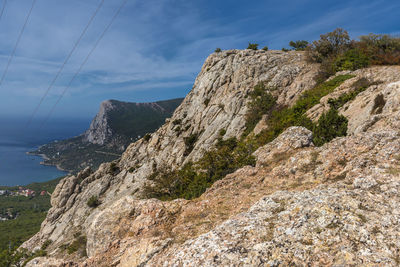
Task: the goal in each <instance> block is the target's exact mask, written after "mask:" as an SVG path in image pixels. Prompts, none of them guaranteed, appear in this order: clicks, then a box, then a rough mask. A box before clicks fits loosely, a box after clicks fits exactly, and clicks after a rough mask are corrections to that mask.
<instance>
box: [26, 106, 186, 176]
mask: <svg viewBox="0 0 400 267" xmlns="http://www.w3.org/2000/svg"><path fill="white" fill-rule="evenodd" d="M182 100H183V99H182V98H177V99H171V100H165V101H158V102H150V103H132V102H121V101H117V100H107V101H104V102H102V103H101V105H100V109H99V112H98V113H97V114H96V116H95V118H94V119H93V120H92V122H91V124H90V127H89V129H88V130H87V131H86V132H85V133H83V134H82V135H80V136H77V137H74V138H70V139H66V140H62V141H56V142H52V143H50V144H46V145H43V146H41V147H39V149H38V150H36V151H34V152H31V153H32V154H39V155H45V156H46V159H45V161H44V163H45V164H48V165H57V166H58V167H59V168H60V169H64V170H67V171H70V172H73V173H76V172H77V171H80V170H83V169H84V168H86V167H91V168H93V169H96V168H98V167H99V165H100V164H101V163H103V162H109V161H112V160H115V159H118V158H119V157H120V155H121V154H122V152H123V151H124V150H125V149H126V147H127V146H128V145H129V144H130V143H132V142H134V141H135V140H138V139H140V138H141V137H143V136H144V135H145V134H147V133H152V132H154V131H155V130H157V129H158V128H159V127H160V126H161V125H163V124H164V122H165V119H167V118H169V117H171V116H172V113H173V112H174V110H175V109H176V108H177V107H178V106H179V104H180V103H181V102H182Z"/></svg>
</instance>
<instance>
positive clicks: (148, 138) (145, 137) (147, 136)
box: [143, 133, 151, 142]
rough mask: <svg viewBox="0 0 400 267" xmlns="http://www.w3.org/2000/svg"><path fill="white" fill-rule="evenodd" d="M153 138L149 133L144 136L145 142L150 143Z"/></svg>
mask: <svg viewBox="0 0 400 267" xmlns="http://www.w3.org/2000/svg"><path fill="white" fill-rule="evenodd" d="M150 138H151V134H149V133H147V134H145V136H143V139H144V141H146V142H148V141H149V140H150Z"/></svg>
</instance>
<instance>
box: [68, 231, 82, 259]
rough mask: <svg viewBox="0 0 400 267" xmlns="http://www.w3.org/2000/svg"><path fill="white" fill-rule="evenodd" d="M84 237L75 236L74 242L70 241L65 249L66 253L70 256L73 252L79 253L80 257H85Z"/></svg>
mask: <svg viewBox="0 0 400 267" xmlns="http://www.w3.org/2000/svg"><path fill="white" fill-rule="evenodd" d="M86 243H87V239H86V236H83V235H81V234H80V233H78V234H76V235H75V240H74V241H72V243H71V244H69V246H68V247H67V253H68V254H72V253H74V252H77V251H78V252H80V253H81V255H82V256H85V255H86Z"/></svg>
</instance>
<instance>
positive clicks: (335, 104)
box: [328, 78, 372, 109]
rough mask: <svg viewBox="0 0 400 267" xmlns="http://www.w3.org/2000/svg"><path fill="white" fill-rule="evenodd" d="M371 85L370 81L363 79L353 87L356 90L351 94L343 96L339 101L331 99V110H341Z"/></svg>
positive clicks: (329, 102) (329, 101)
mask: <svg viewBox="0 0 400 267" xmlns="http://www.w3.org/2000/svg"><path fill="white" fill-rule="evenodd" d="M371 85H372V83H371V82H370V81H369V80H368V79H366V78H361V79H359V80H357V81H356V82H355V83H354V84H353V85H352V87H353V88H354V89H353V90H352V91H351V92H349V93H346V94H342V95H341V96H339V97H338V98H337V99H332V98H330V99H329V100H328V104H329V105H330V106H331V108H334V109H339V108H341V107H342V106H343V105H344V104H346V103H347V102H349V101H351V100H354V99H355V98H356V96H357V95H358V94H359V93H361V92H363V91H365V90H366V89H367V88H368V87H369V86H371Z"/></svg>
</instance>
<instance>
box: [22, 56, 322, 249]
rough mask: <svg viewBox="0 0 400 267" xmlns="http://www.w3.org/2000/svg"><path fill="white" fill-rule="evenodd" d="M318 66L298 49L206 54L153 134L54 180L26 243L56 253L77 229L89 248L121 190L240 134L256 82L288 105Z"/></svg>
mask: <svg viewBox="0 0 400 267" xmlns="http://www.w3.org/2000/svg"><path fill="white" fill-rule="evenodd" d="M317 70H318V67H317V66H315V65H310V64H308V63H306V61H305V56H304V54H303V53H298V52H290V53H284V52H281V51H269V52H265V51H252V50H244V51H240V50H230V51H225V52H222V53H215V54H212V55H210V57H209V58H208V59H207V60H206V62H205V64H204V66H203V68H202V70H201V72H200V74H199V76H198V77H197V79H196V81H195V84H194V87H193V89H192V91H191V92H190V93H189V94H188V96H187V97H186V98H185V99H184V101H183V102H182V104H181V105H180V106H179V107H178V108H177V110H176V111H175V112H174V114H173V116H172V118H171V119H170V120H168V121H167V122H166V124H164V125H163V126H162V127H161V128H160V129H159V130H158V131H156V132H155V133H154V134H152V135H151V138H150V139H148V140H146V139H141V140H139V141H137V142H135V143H133V144H131V145H130V146H129V147H128V149H127V150H126V152H125V153H124V154H123V156H122V158H121V159H120V160H119V161H118V162H115V163H113V164H102V165H101V166H100V168H99V169H98V170H97V171H96V172H95V173H93V174H91V175H89V176H88V177H86V175H82V174H80V175H79V176H78V177H74V176H73V177H69V178H67V179H65V180H63V181H62V182H61V183H60V184H59V186H58V187H57V189H56V191H55V192H54V194H53V197H52V205H53V207H52V209H51V210H50V211H49V214H48V217H47V219H46V220H45V221H44V223H43V225H42V229H41V231H40V232H39V233H38V234H37V235H36V236H35V237H33V238H32V239H31V240H30V241H28V242H27V243H26V244H25V246H26V247H28V248H29V249H33V248H34V247H37V246H39V245H40V244H41V243H42V242H45V241H46V240H51V241H52V245H50V246H49V248H48V249H49V251H51V252H50V254H51V255H55V254H59V253H63V252H62V251H60V249H59V248H60V246H62V245H67V244H69V243H71V242H73V241H74V239H75V238H74V235H75V236H76V235H79V234H82V235H84V236H87V238H88V247H92V245H90V244H91V243H93V240H92V239H91V238H90V237H89V234H88V233H89V231H92V230H94V231H95V229H97V226H96V225H93V223H94V222H95V221H98V220H101V219H100V218H99V216H101V211H102V210H103V209H104V208H107V207H111V206H112V205H114V203H115V202H117V201H120V200H121V199H122V198H124V197H126V196H133V197H139V196H140V194H141V190H142V188H143V184H144V182H145V181H146V180H147V178H148V177H149V176H150V175H151V174H152V173H154V172H156V171H157V170H158V169H162V168H163V167H164V166H171V167H173V168H174V167H175V168H176V167H179V166H181V165H182V164H183V163H184V162H187V161H189V160H193V159H196V158H199V157H200V156H201V155H202V154H203V153H204V151H206V150H208V149H210V148H211V147H213V145H214V144H215V142H216V141H217V138H218V137H219V131H220V130H221V129H225V130H226V134H225V137H226V138H228V137H232V136H240V135H241V134H242V132H243V130H244V125H245V114H246V112H247V106H246V103H247V95H248V93H249V92H250V91H251V90H252V89H253V87H254V85H256V84H257V83H258V82H259V81H268V83H269V84H270V85H271V86H275V87H277V88H279V90H277V91H276V92H275V93H276V94H277V97H278V99H279V100H278V101H279V102H281V103H285V104H288V105H289V104H290V103H292V102H293V101H294V100H295V99H296V96H297V95H298V94H299V93H301V92H302V91H304V90H307V89H310V88H311V87H312V86H313V84H314V82H313V77H314V76H315V74H316V72H317ZM191 136H196V137H197V138H195V142H194V143H193V144H192V145H191V146H192V147H191V151H189V150H187V148H188V147H187V144H185V140H187V139H186V138H187V137H191ZM81 180H83V181H82V182H80V183H79V182H78V181H81ZM92 196H98V197H99V200H100V202H101V203H103V204H102V205H100V206H99V207H98V208H96V209H92V208H90V207H88V205H87V201H88V199H89V198H90V197H92ZM116 218H118V216H116ZM93 227H95V229H92V228H93ZM110 241H111V240H110ZM104 246H107V242H104ZM98 251H99V249H98V248H96V247H93V248H91V249H88V255H89V256H91V255H93V254H95V253H97V252H98Z"/></svg>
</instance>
